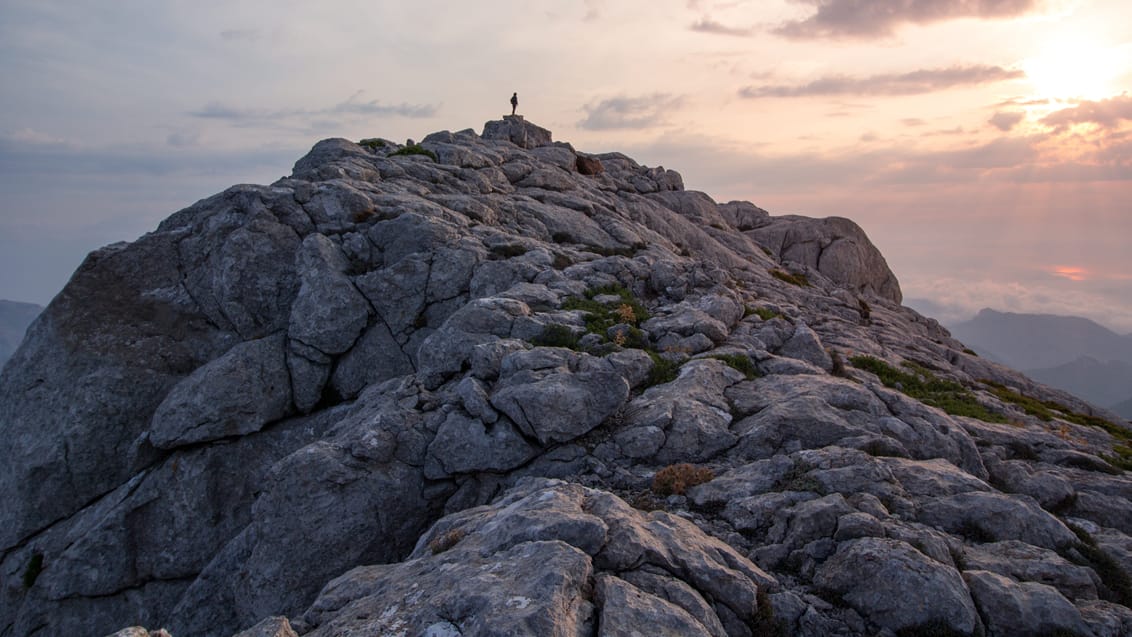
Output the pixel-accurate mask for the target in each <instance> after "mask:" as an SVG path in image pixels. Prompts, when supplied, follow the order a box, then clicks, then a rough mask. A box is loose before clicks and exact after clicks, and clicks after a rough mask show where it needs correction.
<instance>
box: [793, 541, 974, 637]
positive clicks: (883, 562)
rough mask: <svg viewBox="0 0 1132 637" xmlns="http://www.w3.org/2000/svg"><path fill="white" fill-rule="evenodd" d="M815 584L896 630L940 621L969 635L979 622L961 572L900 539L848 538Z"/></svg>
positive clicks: (822, 569)
mask: <svg viewBox="0 0 1132 637" xmlns="http://www.w3.org/2000/svg"><path fill="white" fill-rule="evenodd" d="M815 583H816V584H817V585H818V586H822V587H825V588H827V589H829V590H831V591H833V592H835V593H837V594H838V595H840V596H841V598H842V599H844V600H845V601H846V602H847V603H848V604H849V605H851V606H852V607H853V608H854V609H856V610H857V611H858V612H860V613H861V614H862V615H864V616H865V617H866V618H868V619H869V621H872V622H875V623H876V624H878V625H880V626H883V627H884V628H887V629H889V630H892V631H902V630H903V631H911V630H916V629H927V628H928V627H930V626H932V625H939V626H944V627H946V629H948V630H951V631H953V632H954V633H955V634H959V635H970V634H972V633H974V631H975V627H976V626H978V623H979V617H978V614H977V612H976V611H975V605H974V603H973V602H972V601H971V597H970V595H969V594H968V592H967V588H966V587H965V586H964V585H963V578H962V577H960V576H959V573H958V571H956V570H955V569H954V568H953V567H952V566H950V565H945V564H940V563H939V562H936V561H934V560H932V559H931V558H929V557H927V556H925V555H924V554H922V553H920V552H919V551H917V550H916V549H914V548H912V547H911V546H909V545H908V544H905V543H903V542H900V541H898V540H885V539H881V538H862V539H859V540H851V541H849V542H845V543H844V544H842V546H841V548H839V549H838V551H837V553H836V554H835V555H834V556H833V557H832V558H830V559H829V561H827V562H826V563H825V564H824V565H823V566H822V568H821V570H820V571H819V573H818V576H817V578H816V579H815Z"/></svg>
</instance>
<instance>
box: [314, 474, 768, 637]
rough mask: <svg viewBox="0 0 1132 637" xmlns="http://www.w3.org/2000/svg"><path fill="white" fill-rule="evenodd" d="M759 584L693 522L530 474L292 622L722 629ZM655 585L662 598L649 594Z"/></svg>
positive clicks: (421, 630) (370, 628)
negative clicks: (400, 559)
mask: <svg viewBox="0 0 1132 637" xmlns="http://www.w3.org/2000/svg"><path fill="white" fill-rule="evenodd" d="M626 560H629V561H626ZM613 569H617V570H616V571H614V572H618V573H621V572H624V573H625V575H624V577H627V578H632V579H635V580H636V581H638V582H639V583H640V586H638V585H634V584H632V583H630V581H628V580H626V579H623V578H622V577H618V576H615V575H613V573H612V572H611V570H613ZM696 569H703V570H702V571H699V572H697V570H696ZM760 586H767V587H773V586H774V582H773V580H772V578H770V577H769V576H768V575H766V574H765V573H762V572H761V571H760V570H759V569H758V568H757V567H755V566H754V565H753V564H751V563H750V562H747V561H746V560H745V559H744V558H743V557H741V556H739V555H738V554H736V553H734V552H733V551H730V550H729V549H728V548H727V547H726V546H725V545H722V544H721V543H719V542H718V541H715V540H712V539H711V538H709V537H707V536H705V535H704V534H703V533H702V532H701V531H699V530H698V529H697V528H696V527H695V526H694V525H691V524H689V523H687V522H683V521H681V520H679V519H678V518H674V517H672V516H668V515H667V514H662V513H654V514H651V515H647V516H646V515H644V514H642V513H640V512H638V511H635V510H634V509H632V508H631V507H629V506H628V505H627V504H625V503H624V502H623V501H621V500H619V499H617V498H616V497H613V496H611V495H609V494H605V493H601V492H598V491H593V490H590V489H584V488H581V487H578V486H576V485H567V484H564V483H560V482H557V483H556V482H545V481H528V482H525V483H521V484H520V486H518V487H516V488H515V489H513V490H512V491H510V492H508V493H506V494H504V495H503V496H502V497H501V498H500V499H499V500H498V501H497V502H496V503H494V504H493V505H492V506H490V507H480V508H473V509H469V510H467V511H464V512H461V513H458V514H454V515H452V516H449V517H447V518H444V519H442V520H440V521H439V522H438V523H437V524H436V525H435V526H434V527H433V528H432V529H431V530H430V531H429V532H428V533H426V534H425V535H424V536H422V538H421V541H420V542H418V544H417V547H416V549H415V550H414V551H413V554H412V556H411V558H410V559H409V560H408V561H406V562H404V563H402V564H397V565H379V566H365V567H359V568H357V569H354V570H352V571H350V572H348V573H346V574H345V575H343V576H341V577H339V578H338V579H336V580H334V581H332V582H331V583H330V584H328V585H327V587H326V588H325V589H323V591H322V593H320V595H319V597H318V599H317V600H316V601H315V602H314V604H313V605H312V606H311V607H310V609H308V610H307V612H306V613H305V614H304V615H303V617H302V622H303V625H304V626H305V627H307V628H310V629H312V630H311V632H309V633H306V634H311V635H319V636H322V635H343V634H354V633H355V632H357V633H359V634H360V633H363V632H364V633H368V634H386V633H395V632H398V631H405V632H406V634H426V633H428V631H433V632H432V633H431V634H445V633H444V632H441V631H445V630H447V631H453V630H457V631H459V634H465V635H469V634H470V635H488V634H508V635H569V636H573V635H577V634H584V633H591V632H593V631H594V630H595V629H597V631H598V633H599V634H609V635H618V634H628V633H627V632H626V631H628V632H632V631H633V630H638V631H639V630H641V629H642V626H643V624H642V622H647V625H649V626H651V627H653V628H652V629H651V630H652V632H650V634H670V635H688V634H705V633H706V634H723V633H721V632H720V629H721V626H722V624H721V622H720V620H719V618H718V615H717V612H725V613H730V614H731V615H733V616H735V617H737V618H738V619H740V621H745V622H751V621H752V620H754V619H755V615H756V613H757V612H758V609H759V601H758V591H759V588H760ZM473 591H474V592H473ZM665 591H669V592H668V594H669V595H671V598H669V599H666V598H664V597H659V596H658V594H660V595H665V594H666V593H665ZM709 599H710V600H713V601H714V606H713V605H712V604H711V603H709V602H708V601H706V600H709ZM764 603H765V602H764ZM717 609H718V611H717ZM446 624H447V625H446ZM709 626H710V627H712V628H711V629H709V628H708V627H709ZM448 634H455V633H448Z"/></svg>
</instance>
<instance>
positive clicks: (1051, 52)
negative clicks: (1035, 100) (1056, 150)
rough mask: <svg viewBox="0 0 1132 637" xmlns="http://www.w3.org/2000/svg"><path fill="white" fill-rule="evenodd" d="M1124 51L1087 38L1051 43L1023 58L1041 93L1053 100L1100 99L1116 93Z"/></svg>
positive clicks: (1039, 95) (1025, 66)
mask: <svg viewBox="0 0 1132 637" xmlns="http://www.w3.org/2000/svg"><path fill="white" fill-rule="evenodd" d="M1123 57H1124V56H1122V55H1121V51H1119V50H1117V49H1112V48H1106V47H1103V46H1099V45H1097V44H1094V43H1091V42H1088V41H1087V40H1085V39H1083V38H1082V39H1073V40H1060V41H1057V42H1051V43H1049V44H1048V45H1047V46H1046V47H1045V48H1044V49H1043V50H1042V52H1041V53H1039V54H1038V55H1037V56H1035V57H1032V58H1029V59H1027V60H1025V61H1023V62H1022V68H1023V69H1024V70H1025V71H1026V77H1027V78H1028V79H1029V80H1030V82H1031V83H1032V84H1033V85H1034V88H1035V89H1036V90H1037V93H1038V95H1037V96H1038V97H1042V98H1046V99H1052V100H1072V99H1090V100H1095V99H1101V98H1105V97H1109V96H1111V95H1112V94H1113V93H1115V88H1114V87H1113V85H1112V83H1113V80H1114V79H1115V78H1116V77H1117V76H1119V75H1120V73H1122V72H1123V71H1124V70H1126V69H1125V63H1126V60H1125V59H1122V58H1123Z"/></svg>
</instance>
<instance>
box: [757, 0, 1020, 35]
mask: <svg viewBox="0 0 1132 637" xmlns="http://www.w3.org/2000/svg"><path fill="white" fill-rule="evenodd" d="M793 2H795V3H797V4H804V5H810V6H813V7H816V9H817V10H816V12H815V13H814V14H813V15H811V16H810V17H808V18H806V19H804V20H796V21H792V22H786V23H784V24H782V25H781V26H779V27H778V28H776V29H774V33H776V34H778V35H781V36H785V37H788V38H797V39H812V38H864V39H871V38H883V37H887V36H890V35H892V34H893V32H894V31H895V30H896V28H897V27H899V26H901V25H903V24H906V23H911V24H929V23H932V22H940V21H943V20H952V19H956V18H1010V17H1015V16H1020V15H1024V14H1026V13H1028V12H1029V11H1031V10H1034V9H1035V8H1036V7H1037V5H1038V0H793Z"/></svg>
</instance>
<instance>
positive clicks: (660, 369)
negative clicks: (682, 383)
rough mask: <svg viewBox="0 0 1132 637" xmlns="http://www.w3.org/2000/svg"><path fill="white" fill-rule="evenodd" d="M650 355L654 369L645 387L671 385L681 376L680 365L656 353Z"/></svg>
mask: <svg viewBox="0 0 1132 637" xmlns="http://www.w3.org/2000/svg"><path fill="white" fill-rule="evenodd" d="M648 354H649V358H651V359H652V369H650V370H649V377H648V379H646V380H645V387H652V386H653V385H661V384H664V383H671V382H672V381H674V380H676V377H677V376H679V375H680V365H681V364H680V363H678V362H676V361H673V360H669V359H667V358H664V357H663V356H661V355H660V354H657V353H656V352H649V353H648Z"/></svg>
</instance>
